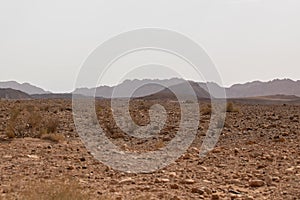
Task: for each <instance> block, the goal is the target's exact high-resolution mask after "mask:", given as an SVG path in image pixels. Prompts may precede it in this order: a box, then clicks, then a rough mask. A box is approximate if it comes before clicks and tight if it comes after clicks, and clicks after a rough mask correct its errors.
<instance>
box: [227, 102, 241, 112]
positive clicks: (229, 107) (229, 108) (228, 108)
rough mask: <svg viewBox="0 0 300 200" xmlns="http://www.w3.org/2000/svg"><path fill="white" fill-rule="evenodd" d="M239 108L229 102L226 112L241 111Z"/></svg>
mask: <svg viewBox="0 0 300 200" xmlns="http://www.w3.org/2000/svg"><path fill="white" fill-rule="evenodd" d="M239 111H240V110H239V108H236V107H235V106H234V105H233V103H232V102H228V103H227V105H226V112H239Z"/></svg>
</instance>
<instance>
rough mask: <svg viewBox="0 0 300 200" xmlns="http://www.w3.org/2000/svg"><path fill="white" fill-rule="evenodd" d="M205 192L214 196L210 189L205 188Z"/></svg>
mask: <svg viewBox="0 0 300 200" xmlns="http://www.w3.org/2000/svg"><path fill="white" fill-rule="evenodd" d="M203 190H204V192H205V193H206V194H208V195H210V194H212V191H211V190H210V189H209V188H207V187H205V188H203Z"/></svg>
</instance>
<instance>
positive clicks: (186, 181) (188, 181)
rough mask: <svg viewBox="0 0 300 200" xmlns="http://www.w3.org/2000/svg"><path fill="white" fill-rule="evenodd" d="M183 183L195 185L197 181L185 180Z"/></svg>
mask: <svg viewBox="0 0 300 200" xmlns="http://www.w3.org/2000/svg"><path fill="white" fill-rule="evenodd" d="M181 183H183V184H194V183H195V181H194V180H193V179H185V180H183V181H182V182H181Z"/></svg>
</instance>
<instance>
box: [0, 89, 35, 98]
mask: <svg viewBox="0 0 300 200" xmlns="http://www.w3.org/2000/svg"><path fill="white" fill-rule="evenodd" d="M0 98H1V99H31V96H30V95H29V94H26V93H25V92H22V91H19V90H14V89H11V88H5V89H3V88H0Z"/></svg>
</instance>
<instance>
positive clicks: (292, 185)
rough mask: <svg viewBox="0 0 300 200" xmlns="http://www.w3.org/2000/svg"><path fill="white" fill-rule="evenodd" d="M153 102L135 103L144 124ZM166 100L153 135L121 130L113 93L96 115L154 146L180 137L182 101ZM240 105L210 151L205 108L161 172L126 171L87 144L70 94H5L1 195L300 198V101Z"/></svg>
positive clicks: (142, 146)
mask: <svg viewBox="0 0 300 200" xmlns="http://www.w3.org/2000/svg"><path fill="white" fill-rule="evenodd" d="M153 103H157V102H155V101H142V100H138V101H134V102H132V103H131V110H132V112H131V116H132V117H133V119H134V120H135V121H136V122H137V123H138V124H140V125H145V124H147V123H148V122H149V115H148V108H149V107H150V106H151V105H152V104H153ZM160 103H161V104H162V105H164V106H165V108H166V110H167V113H168V120H167V122H168V123H167V125H165V127H164V128H163V130H162V131H161V132H160V134H158V135H157V136H155V137H154V138H153V139H150V140H143V139H134V138H132V137H129V136H127V135H125V134H124V133H122V131H121V130H120V129H118V127H116V124H115V123H114V122H113V120H112V116H111V114H110V113H111V110H110V108H109V101H107V100H101V101H98V102H97V113H98V119H99V122H100V124H101V126H102V127H103V128H104V130H106V135H107V136H108V137H110V139H111V141H113V143H115V144H116V145H118V146H119V147H120V148H121V149H124V150H128V151H133V150H135V151H150V150H155V149H158V148H161V147H162V146H164V145H165V143H167V142H168V141H170V140H171V139H172V138H173V137H174V135H175V134H176V130H177V127H178V119H179V117H180V115H179V107H178V103H176V102H173V101H172V102H171V101H170V102H169V101H162V102H160ZM203 104H206V103H203ZM234 106H235V107H236V108H238V109H236V111H239V112H229V113H227V119H226V123H225V127H224V129H223V132H222V135H221V136H220V140H219V142H218V144H217V147H216V148H215V149H214V150H213V151H212V152H210V153H209V154H208V155H207V156H206V157H204V158H200V157H199V155H198V154H199V149H200V146H201V141H202V139H203V137H204V135H205V133H206V130H207V127H208V123H209V119H210V116H209V112H207V110H206V111H205V114H204V113H203V115H202V117H201V120H200V126H199V131H198V135H197V138H196V140H195V142H194V143H193V145H192V146H191V147H190V148H189V150H188V151H187V152H186V153H185V154H184V155H182V156H181V158H180V159H178V160H177V161H176V162H175V163H173V164H171V165H170V166H168V167H166V168H165V169H163V170H159V171H157V172H155V173H149V174H127V173H123V172H118V171H115V170H113V169H111V168H110V167H107V166H105V165H103V164H102V163H101V162H99V161H97V160H95V159H94V158H93V157H92V155H91V154H90V153H89V152H88V151H87V150H86V148H85V147H84V145H83V143H82V141H81V140H80V138H79V137H78V135H77V134H76V131H75V126H74V124H73V119H72V108H71V101H70V100H28V101H0V111H1V112H0V171H1V173H0V199H149V200H150V199H173V200H176V199H244V200H251V199H300V124H299V120H300V118H299V113H300V106H299V105H246V104H234ZM201 108H203V110H205V109H204V108H206V109H207V106H206V105H203V106H201ZM53 122H58V123H53ZM12 125H13V126H12ZM12 133H15V134H12ZM8 136H9V137H10V138H9V137H8ZM51 195H52V196H54V198H50V197H51ZM55 195H56V196H55ZM59 195H61V196H59ZM72 195H73V196H72Z"/></svg>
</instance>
